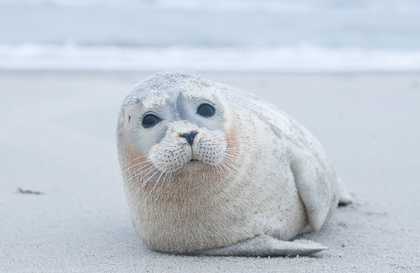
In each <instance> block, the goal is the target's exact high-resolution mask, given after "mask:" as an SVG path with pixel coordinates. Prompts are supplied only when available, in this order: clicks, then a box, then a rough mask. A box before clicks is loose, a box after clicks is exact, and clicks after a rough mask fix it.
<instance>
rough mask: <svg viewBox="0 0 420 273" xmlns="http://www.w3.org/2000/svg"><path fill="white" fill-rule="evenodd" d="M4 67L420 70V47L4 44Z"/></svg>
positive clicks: (0, 59) (0, 49) (0, 51)
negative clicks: (195, 46)
mask: <svg viewBox="0 0 420 273" xmlns="http://www.w3.org/2000/svg"><path fill="white" fill-rule="evenodd" d="M0 69H8V70H25V69H26V70H28V69H29V70H32V69H47V70H50V69H53V70H112V71H115V70H116V71H118V70H166V69H193V70H207V71H283V72H350V71H352V72H368V71H390V72H391V71H393V72H395V71H401V72H409V71H411V72H419V71H420V50H403V51H402V50H363V49H359V48H338V49H331V48H319V47H313V46H299V47H271V48H264V47H235V48H233V47H232V48H227V47H226V48H218V47H213V48H192V47H166V48H134V47H132V48H130V47H110V46H91V47H88V46H78V45H71V44H69V45H65V46H57V45H41V44H26V45H20V46H8V45H0Z"/></svg>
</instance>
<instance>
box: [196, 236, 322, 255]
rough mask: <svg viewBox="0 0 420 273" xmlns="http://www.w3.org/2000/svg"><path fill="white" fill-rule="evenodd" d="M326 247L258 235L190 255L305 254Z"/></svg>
mask: <svg viewBox="0 0 420 273" xmlns="http://www.w3.org/2000/svg"><path fill="white" fill-rule="evenodd" d="M325 249H327V248H326V247H324V246H322V245H320V244H317V243H314V242H311V241H307V240H296V241H293V242H288V241H280V240H277V239H275V238H273V237H270V236H267V235H260V236H257V237H255V238H253V239H248V240H246V241H243V242H240V243H237V244H235V245H231V246H226V247H221V248H214V249H209V250H202V251H198V252H194V253H189V254H192V255H209V256H248V257H257V256H260V257H267V256H272V257H273V256H297V255H299V256H307V255H311V254H315V253H318V252H320V251H322V250H325Z"/></svg>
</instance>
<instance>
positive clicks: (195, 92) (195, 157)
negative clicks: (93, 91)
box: [117, 72, 238, 189]
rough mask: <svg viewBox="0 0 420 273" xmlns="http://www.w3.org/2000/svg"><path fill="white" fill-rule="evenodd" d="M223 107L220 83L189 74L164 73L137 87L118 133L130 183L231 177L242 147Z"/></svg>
mask: <svg viewBox="0 0 420 273" xmlns="http://www.w3.org/2000/svg"><path fill="white" fill-rule="evenodd" d="M223 104H224V101H223V97H222V96H220V95H219V92H218V90H217V85H215V84H214V83H213V82H211V81H209V80H208V79H206V78H204V77H202V76H200V75H198V74H194V73H190V72H171V73H159V74H156V75H154V76H152V77H149V78H147V79H145V80H144V81H142V82H140V83H139V84H137V85H136V86H135V87H134V88H133V90H132V91H131V92H130V93H129V94H128V95H127V97H126V98H125V101H124V103H123V106H122V108H121V111H120V116H119V121H118V129H117V141H118V150H119V156H120V163H121V167H122V171H123V175H124V176H125V178H126V180H128V181H132V182H133V183H135V182H139V183H140V185H141V186H142V188H150V189H154V188H155V187H156V184H157V183H163V182H164V180H166V178H167V177H169V176H170V177H171V181H176V180H182V181H183V182H185V181H186V180H188V179H190V180H191V179H193V180H195V183H196V182H197V181H196V180H197V179H198V178H199V177H202V176H203V175H202V174H203V172H204V173H205V172H214V174H209V173H207V174H206V177H211V176H212V175H213V176H214V175H221V174H223V173H230V172H227V171H226V168H228V167H227V166H232V162H231V161H232V158H234V156H235V155H234V154H235V150H237V147H236V146H237V145H238V143H237V142H235V141H234V140H233V139H234V137H233V136H232V135H233V134H234V133H235V129H234V128H233V127H234V126H232V123H231V122H230V120H231V113H230V112H229V109H228V108H225V107H223ZM223 170H225V172H223ZM191 182H192V181H191ZM148 185H151V187H148ZM160 187H163V186H160Z"/></svg>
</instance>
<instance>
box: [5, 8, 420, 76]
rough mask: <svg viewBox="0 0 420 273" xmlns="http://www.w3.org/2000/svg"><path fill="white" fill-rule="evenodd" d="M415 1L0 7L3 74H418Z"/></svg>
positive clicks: (419, 20) (419, 16)
mask: <svg viewBox="0 0 420 273" xmlns="http://www.w3.org/2000/svg"><path fill="white" fill-rule="evenodd" d="M419 2H420V1H415V0H400V1H396V0H354V1H349V0H312V1H309V0H301V1H292V0H279V1H273V0H260V1H258V0H225V1H223V0H213V1H210V0H189V1H187V0H186V1H181V0H178V1H169V0H155V1H154V0H142V1H135V0H121V1H113V0H107V1H105V0H104V1H99V0H85V1H82V0H73V1H72V0H0V18H2V22H3V23H2V24H1V25H0V69H6V70H25V69H35V70H36V69H57V70H162V69H163V70H164V69H195V70H212V71H214V70H216V71H221V70H223V71H284V72H336V71H337V72H343V71H344V72H345V71H361V72H364V71H397V72H404V71H408V72H418V71H420V35H419V33H420V3H419Z"/></svg>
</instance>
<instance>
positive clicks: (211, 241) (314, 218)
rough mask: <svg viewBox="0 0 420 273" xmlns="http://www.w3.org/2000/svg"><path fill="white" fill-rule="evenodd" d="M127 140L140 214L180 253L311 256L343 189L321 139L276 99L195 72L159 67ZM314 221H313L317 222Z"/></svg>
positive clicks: (122, 126)
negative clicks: (315, 234)
mask: <svg viewBox="0 0 420 273" xmlns="http://www.w3.org/2000/svg"><path fill="white" fill-rule="evenodd" d="M117 148H118V155H119V162H120V166H121V171H122V176H123V183H124V189H125V194H126V197H127V201H128V205H129V208H130V211H131V215H132V220H133V223H134V226H135V229H136V230H137V233H138V235H139V236H140V238H141V239H142V241H143V242H144V243H145V244H146V245H147V246H148V247H149V248H151V249H153V250H156V251H160V252H168V253H176V254H181V253H182V254H202V255H238V256H276V255H288V256H293V255H310V254H313V253H317V252H319V251H321V250H324V249H326V248H325V247H324V246H322V245H320V244H317V243H315V242H311V241H305V240H295V241H289V240H290V239H293V238H294V237H295V236H297V235H299V234H301V233H303V232H306V231H308V230H309V229H310V228H311V229H312V230H313V231H318V230H319V229H320V228H321V227H322V225H323V224H324V223H325V221H326V220H327V219H328V218H330V216H331V215H332V213H333V212H334V211H335V209H336V207H337V205H338V202H339V199H340V198H339V196H340V195H342V196H343V198H342V201H343V203H348V202H350V197H349V195H348V192H347V191H346V190H345V189H344V187H343V186H342V185H341V184H340V182H339V181H338V179H337V176H336V174H335V172H334V169H333V167H332V164H331V163H330V161H329V159H328V157H327V155H326V153H325V151H324V149H323V148H322V146H321V144H320V143H319V142H318V141H317V140H316V139H315V137H313V136H312V135H311V134H310V133H309V132H308V131H307V130H306V129H305V128H304V127H302V126H301V125H299V124H298V123H297V122H296V121H295V120H293V119H292V118H291V117H289V116H288V115H286V114H285V113H283V112H282V111H280V110H279V109H277V107H276V106H274V105H272V104H270V103H268V102H265V101H263V100H262V99H260V98H258V97H257V96H254V95H252V94H250V93H248V92H245V91H243V90H240V89H237V88H233V87H230V86H228V85H224V84H220V83H216V82H213V81H211V80H209V79H207V78H205V77H204V76H201V75H199V74H196V73H193V72H183V71H176V72H164V73H157V74H155V75H153V76H151V77H149V78H146V79H144V80H143V81H141V82H140V83H138V84H137V85H136V86H135V87H134V88H133V89H132V90H131V92H130V93H129V94H128V95H127V96H126V98H125V100H124V102H123V105H122V107H121V110H120V113H119V118H118V125H117ZM309 227H310V228H309Z"/></svg>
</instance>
